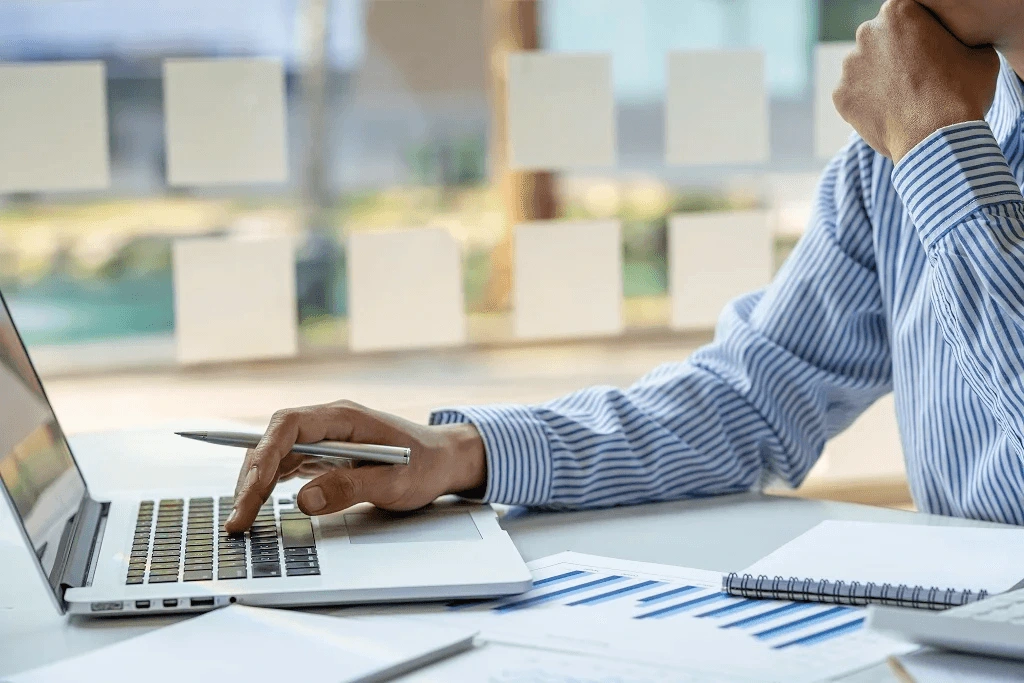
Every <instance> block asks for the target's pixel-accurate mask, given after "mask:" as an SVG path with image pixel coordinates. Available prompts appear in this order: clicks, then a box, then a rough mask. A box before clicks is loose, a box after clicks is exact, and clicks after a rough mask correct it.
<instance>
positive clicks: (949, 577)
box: [740, 521, 1024, 593]
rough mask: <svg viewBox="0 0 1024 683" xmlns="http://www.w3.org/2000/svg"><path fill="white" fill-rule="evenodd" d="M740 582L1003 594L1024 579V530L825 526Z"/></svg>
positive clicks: (774, 555) (748, 571) (773, 556)
mask: <svg viewBox="0 0 1024 683" xmlns="http://www.w3.org/2000/svg"><path fill="white" fill-rule="evenodd" d="M740 574H752V575H754V576H758V575H760V574H764V575H766V576H769V577H775V576H782V577H785V578H787V579H788V578H790V577H797V578H801V579H804V578H809V579H817V580H821V579H827V580H829V581H846V582H849V581H858V582H860V583H867V582H869V581H870V582H874V583H876V584H881V583H890V584H894V585H899V584H907V585H912V586H913V585H920V586H924V587H925V588H931V587H932V586H935V587H938V588H942V589H946V588H957V589H969V590H974V591H977V590H987V591H988V592H990V593H999V592H1003V591H1005V590H1007V589H1009V588H1011V587H1012V586H1014V585H1016V584H1017V582H1019V581H1020V580H1021V579H1022V578H1024V529H998V528H993V529H989V528H971V527H952V526H920V525H914V524H881V523H875V522H841V521H826V522H822V523H821V524H819V525H818V526H816V527H814V528H813V529H811V530H810V531H808V532H806V533H804V534H802V535H801V536H798V537H797V538H796V539H794V540H792V541H790V542H789V543H787V544H786V545H784V546H782V547H781V548H779V549H778V550H776V551H775V552H773V553H771V554H770V555H768V556H766V557H764V558H762V559H761V560H759V561H758V562H755V563H754V564H753V565H751V566H750V567H748V568H746V569H745V570H743V571H742V572H740Z"/></svg>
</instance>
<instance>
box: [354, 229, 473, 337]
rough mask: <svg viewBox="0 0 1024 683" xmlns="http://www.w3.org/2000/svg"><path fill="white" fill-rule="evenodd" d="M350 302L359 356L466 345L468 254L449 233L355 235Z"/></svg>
mask: <svg viewBox="0 0 1024 683" xmlns="http://www.w3.org/2000/svg"><path fill="white" fill-rule="evenodd" d="M348 297H349V299H348V313H349V318H348V320H349V346H350V347H351V348H352V350H354V351H375V350H381V349H413V348H428V347H437V346H456V345H459V344H463V343H465V341H466V312H465V303H464V295H463V283H462V251H461V249H460V247H459V243H458V242H457V241H456V240H455V238H453V237H452V236H451V235H450V234H449V233H448V231H447V230H445V229H443V228H417V229H412V230H389V231H386V232H356V233H353V234H351V235H349V238H348Z"/></svg>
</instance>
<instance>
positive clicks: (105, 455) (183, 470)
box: [0, 425, 976, 683]
mask: <svg viewBox="0 0 1024 683" xmlns="http://www.w3.org/2000/svg"><path fill="white" fill-rule="evenodd" d="M211 426H214V425H211ZM71 441H72V444H73V446H74V449H75V453H76V456H77V457H78V459H79V461H80V463H81V465H82V468H83V470H84V471H85V475H86V478H87V479H88V480H89V483H90V487H91V488H92V489H93V492H94V494H95V495H97V496H101V495H102V492H103V491H109V490H112V489H114V488H117V487H119V486H124V487H135V486H139V487H143V486H145V485H146V483H149V484H150V485H152V482H153V481H162V482H164V483H165V484H166V485H167V486H171V487H174V486H179V485H184V484H188V483H189V482H190V481H193V482H194V481H203V482H204V483H206V484H210V483H221V482H222V483H223V485H224V487H225V490H231V489H233V487H234V480H235V477H236V473H237V469H236V468H237V466H238V458H237V457H235V455H234V454H223V455H218V456H215V457H213V458H211V457H210V452H209V451H208V450H206V449H205V448H196V447H194V446H192V445H191V444H190V443H189V442H184V441H182V440H180V439H177V437H174V436H173V435H170V430H168V429H164V430H160V431H159V432H135V433H132V432H120V433H113V434H106V435H102V434H95V435H86V436H81V437H77V438H72V440H71ZM198 446H200V447H202V446H203V445H202V444H198ZM115 462H118V463H124V464H123V465H119V466H118V467H116V468H115V467H111V464H112V463H115ZM0 515H2V517H0V558H2V560H0V562H2V567H0V676H4V675H7V674H11V673H15V672H17V671H21V670H24V669H28V668H32V667H35V666H39V665H41V664H44V663H47V662H50V661H54V660H56V659H61V658H64V657H68V656H71V655H74V654H79V653H82V652H87V651H89V650H91V649H94V648H97V647H100V646H103V645H107V644H110V643H114V642H117V641H120V640H124V639H126V638H130V637H132V636H136V635H141V634H142V633H145V632H147V631H150V630H152V629H154V628H158V627H160V626H164V625H166V624H169V623H173V622H174V621H176V620H177V619H180V618H182V617H147V618H138V619H110V620H90V619H81V618H74V619H67V618H62V617H58V616H57V614H56V612H55V610H54V608H53V606H52V605H51V604H50V601H49V598H48V596H47V594H46V592H45V591H46V589H45V587H44V586H43V584H42V582H41V580H40V579H39V578H38V573H37V572H36V571H35V570H34V569H33V567H32V566H31V564H30V562H31V556H30V554H29V553H28V551H27V550H26V549H25V548H24V545H23V544H22V543H21V542H20V539H19V538H18V537H17V536H16V535H15V533H14V530H13V528H12V524H13V522H12V521H11V520H10V519H9V518H8V517H7V511H6V509H5V507H3V506H0ZM825 519H854V520H875V521H893V522H904V523H914V524H943V525H964V524H976V523H971V522H965V521H963V520H954V519H949V518H943V517H935V516H931V515H921V514H915V513H910V512H900V511H897V510H885V509H881V508H870V507H865V506H861V505H851V504H845V503H830V502H822V501H808V500H799V499H791V498H780V497H774V496H762V495H756V494H747V495H740V496H727V497H721V498H709V499H704V500H696V501H684V502H676V503H660V504H654V505H644V506H638V507H632V508H617V509H611V510H597V511H586V512H560V513H544V512H533V511H527V510H523V509H518V508H516V509H512V510H510V511H509V513H508V514H507V515H505V517H504V520H503V525H504V527H505V528H506V529H507V530H508V531H509V533H510V534H511V536H512V538H513V539H514V541H515V543H516V545H517V546H518V548H519V550H520V552H521V553H522V554H523V557H524V558H525V559H526V560H534V559H537V558H539V557H544V556H546V555H551V554H554V553H557V552H561V551H563V550H575V551H579V552H583V553H592V554H595V555H606V556H611V557H619V558H624V559H629V560H640V561H647V562H661V563H666V564H675V565H681V566H687V567H695V568H700V569H712V570H716V571H732V570H737V569H742V568H744V567H746V566H748V565H750V564H752V563H753V562H754V561H755V560H757V559H759V558H760V557H762V556H763V555H765V554H767V553H768V552H770V551H772V550H774V549H775V548H777V547H778V546H780V545H782V544H783V543H786V542H787V541H789V540H791V539H793V538H794V537H796V536H798V535H799V534H801V533H803V532H804V531H806V530H807V529H810V528H811V527H812V526H814V525H815V524H817V523H818V522H820V521H822V520H825ZM846 680H848V681H851V682H853V681H856V682H857V683H866V682H867V681H891V680H893V679H892V678H891V677H889V675H888V673H887V671H886V669H885V667H876V668H875V669H874V670H872V671H869V672H862V673H861V674H859V675H857V676H855V677H851V678H848V679H846Z"/></svg>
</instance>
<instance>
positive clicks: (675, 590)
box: [640, 586, 700, 605]
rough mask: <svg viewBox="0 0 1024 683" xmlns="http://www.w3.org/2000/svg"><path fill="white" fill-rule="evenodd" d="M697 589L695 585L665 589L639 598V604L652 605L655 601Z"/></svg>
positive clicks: (668, 598)
mask: <svg viewBox="0 0 1024 683" xmlns="http://www.w3.org/2000/svg"><path fill="white" fill-rule="evenodd" d="M697 590H700V588H698V587H697V586H680V587H679V588H673V589H672V590H670V591H665V592H663V593H658V594H656V595H648V596H647V597H646V598H640V604H643V605H653V604H654V603H656V602H661V601H662V600H670V599H672V598H674V597H676V596H678V595H685V594H686V593H692V592H693V591H697Z"/></svg>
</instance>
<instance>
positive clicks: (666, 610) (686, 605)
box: [635, 593, 732, 619]
mask: <svg viewBox="0 0 1024 683" xmlns="http://www.w3.org/2000/svg"><path fill="white" fill-rule="evenodd" d="M730 598H732V596H731V595H729V594H728V593H711V594H710V595H702V596H701V597H699V598H694V599H692V600H687V601H686V602H678V603H676V604H674V605H669V606H668V607H662V608H661V609H657V610H654V611H653V612H645V613H644V614H640V615H638V616H636V617H635V618H636V619H661V618H662V617H668V616H671V615H673V614H678V613H680V612H685V611H686V610H690V609H693V608H694V607H698V606H700V605H706V604H708V603H710V602H718V601H720V600H728V599H730Z"/></svg>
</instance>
